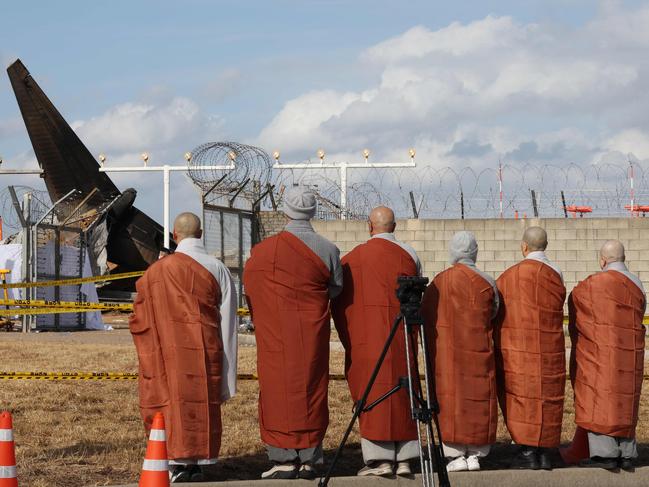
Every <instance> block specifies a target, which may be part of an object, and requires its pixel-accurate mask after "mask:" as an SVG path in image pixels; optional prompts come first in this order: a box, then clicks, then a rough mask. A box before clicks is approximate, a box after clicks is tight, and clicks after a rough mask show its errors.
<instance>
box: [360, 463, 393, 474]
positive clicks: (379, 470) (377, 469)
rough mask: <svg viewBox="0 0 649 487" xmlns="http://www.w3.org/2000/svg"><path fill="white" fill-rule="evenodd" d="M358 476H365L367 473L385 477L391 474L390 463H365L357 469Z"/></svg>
mask: <svg viewBox="0 0 649 487" xmlns="http://www.w3.org/2000/svg"><path fill="white" fill-rule="evenodd" d="M358 475H359V476H360V477H366V476H368V475H373V476H378V477H385V476H392V463H390V462H381V463H379V462H372V463H371V464H370V465H366V466H365V467H363V468H361V469H360V470H359V471H358Z"/></svg>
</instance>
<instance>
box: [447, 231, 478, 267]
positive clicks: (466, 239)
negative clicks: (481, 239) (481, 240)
mask: <svg viewBox="0 0 649 487" xmlns="http://www.w3.org/2000/svg"><path fill="white" fill-rule="evenodd" d="M448 253H449V255H450V259H449V260H450V263H451V264H455V263H456V262H457V261H458V260H460V259H470V260H472V261H473V262H475V261H476V260H477V259H478V242H476V240H475V235H473V232H467V231H464V230H463V231H461V232H457V233H456V234H455V235H453V238H451V241H450V242H449V243H448Z"/></svg>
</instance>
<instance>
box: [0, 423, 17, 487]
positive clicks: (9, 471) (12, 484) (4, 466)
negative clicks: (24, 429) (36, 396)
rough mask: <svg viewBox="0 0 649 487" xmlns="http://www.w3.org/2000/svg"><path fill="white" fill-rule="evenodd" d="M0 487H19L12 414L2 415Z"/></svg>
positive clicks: (0, 426)
mask: <svg viewBox="0 0 649 487" xmlns="http://www.w3.org/2000/svg"><path fill="white" fill-rule="evenodd" d="M0 487H18V478H17V477H16V450H15V447H14V431H13V425H12V422H11V413H9V412H8V411H3V412H2V413H0Z"/></svg>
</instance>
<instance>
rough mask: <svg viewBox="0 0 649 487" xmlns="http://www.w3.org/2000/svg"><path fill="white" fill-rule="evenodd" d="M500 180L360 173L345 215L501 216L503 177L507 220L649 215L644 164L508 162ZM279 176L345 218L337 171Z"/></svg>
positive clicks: (474, 173) (470, 171)
mask: <svg viewBox="0 0 649 487" xmlns="http://www.w3.org/2000/svg"><path fill="white" fill-rule="evenodd" d="M500 174H501V176H499V168H498V166H496V167H494V168H482V169H474V168H471V167H464V168H452V167H442V168H435V167H431V166H419V167H416V168H413V169H410V168H407V169H384V168H382V169H361V170H355V171H353V172H352V173H351V175H350V176H348V177H349V180H348V188H347V208H346V214H347V217H348V218H364V217H366V216H367V214H368V213H369V211H370V210H371V209H372V208H373V207H374V206H377V205H379V204H383V205H387V206H390V207H391V208H393V210H394V211H395V213H396V214H397V216H399V217H409V218H412V217H413V216H414V217H419V218H497V217H500V201H501V192H500V184H499V183H500V178H501V179H502V211H503V217H506V218H513V217H514V216H515V215H518V216H520V217H523V216H528V217H532V216H536V215H538V216H539V217H546V218H553V217H564V216H565V214H566V213H565V209H566V208H567V209H568V211H570V209H571V207H573V208H574V207H575V206H576V207H580V208H581V209H582V210H583V209H589V210H591V212H592V216H593V217H619V216H630V213H631V212H630V208H631V204H632V201H633V207H634V209H636V212H635V214H637V215H639V216H643V215H644V212H645V211H646V212H647V213H649V167H648V166H645V165H642V164H639V163H633V164H632V165H631V164H626V165H622V164H620V165H618V164H610V163H606V164H599V165H579V164H569V165H566V166H558V165H553V164H525V165H514V164H503V165H502V171H501V172H500ZM273 177H274V186H275V187H276V188H277V187H282V186H283V187H286V186H290V185H292V184H298V183H299V184H305V185H308V186H310V187H312V188H313V189H314V190H315V191H317V193H318V194H319V195H320V197H321V200H324V201H326V202H329V204H328V205H326V209H325V210H324V211H323V212H322V214H321V215H320V216H321V218H325V219H328V218H338V217H340V213H341V209H340V208H339V206H337V202H338V201H339V200H340V183H339V181H338V173H337V170H335V169H333V170H332V169H322V170H320V171H318V172H316V171H314V170H313V169H309V170H302V169H290V170H282V171H278V170H275V171H274V173H273ZM562 195H563V196H562ZM321 203H322V201H321ZM535 208H536V209H535ZM573 214H574V212H573ZM569 216H570V215H569Z"/></svg>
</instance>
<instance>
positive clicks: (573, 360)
mask: <svg viewBox="0 0 649 487" xmlns="http://www.w3.org/2000/svg"><path fill="white" fill-rule="evenodd" d="M574 300H575V295H574V292H572V293H570V296H568V334H569V335H570V362H569V369H568V370H569V374H570V383H571V384H572V387H573V388H574V387H575V377H576V373H577V357H576V355H575V354H576V351H577V337H578V333H577V323H576V318H577V310H576V309H575V301H574Z"/></svg>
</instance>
